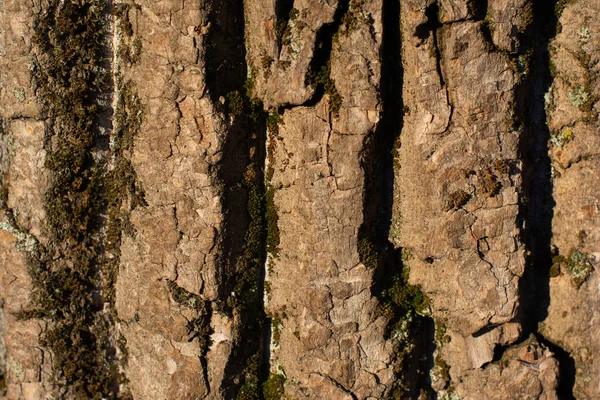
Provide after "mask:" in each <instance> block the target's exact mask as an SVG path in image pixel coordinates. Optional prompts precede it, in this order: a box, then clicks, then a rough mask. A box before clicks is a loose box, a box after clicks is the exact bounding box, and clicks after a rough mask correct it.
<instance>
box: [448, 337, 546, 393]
mask: <svg viewBox="0 0 600 400" xmlns="http://www.w3.org/2000/svg"><path fill="white" fill-rule="evenodd" d="M557 387H558V362H557V361H556V359H554V357H553V354H552V352H551V351H550V350H549V349H548V348H546V347H545V346H544V345H542V344H539V343H538V342H537V341H536V340H535V338H533V337H532V338H530V339H529V340H527V341H525V342H523V343H521V344H519V345H518V346H514V347H512V348H511V349H510V350H507V351H506V353H505V354H504V356H503V357H502V359H501V360H500V362H499V363H494V364H491V365H489V366H488V367H486V368H485V369H483V370H472V371H469V372H467V373H466V374H465V376H464V377H463V379H462V382H460V383H459V384H458V385H457V387H456V392H455V393H456V394H457V395H458V396H459V398H461V399H464V400H475V399H480V398H482V397H483V398H486V399H506V398H518V399H538V400H557V399H558V397H557V395H556V389H557Z"/></svg>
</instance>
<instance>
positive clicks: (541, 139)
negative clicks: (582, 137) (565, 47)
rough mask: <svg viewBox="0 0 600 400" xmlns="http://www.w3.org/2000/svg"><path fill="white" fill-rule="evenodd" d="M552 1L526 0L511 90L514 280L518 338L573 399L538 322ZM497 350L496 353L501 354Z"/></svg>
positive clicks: (548, 250)
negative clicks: (522, 78) (518, 83)
mask: <svg viewBox="0 0 600 400" xmlns="http://www.w3.org/2000/svg"><path fill="white" fill-rule="evenodd" d="M556 5H557V0H550V1H545V0H532V6H533V22H532V25H531V27H530V29H529V30H528V37H527V38H526V39H527V40H529V41H530V47H531V49H532V50H533V56H532V62H531V74H530V76H529V79H528V80H527V81H526V82H525V83H524V84H523V86H522V88H521V89H520V90H518V91H517V94H518V96H519V98H518V100H517V107H516V111H517V116H518V118H519V120H520V121H522V122H523V123H524V130H523V135H522V140H521V143H520V146H521V151H520V152H521V159H522V161H523V191H524V197H522V199H521V206H520V215H519V220H520V222H521V223H522V222H524V226H525V228H524V229H523V231H522V239H523V242H524V243H525V245H526V247H527V249H528V250H529V255H528V257H527V260H526V261H527V267H526V269H525V273H524V276H523V278H522V279H521V281H520V285H519V291H520V300H521V301H520V304H521V306H520V310H519V315H518V318H519V321H520V322H521V324H522V326H523V333H522V335H521V341H523V340H526V339H527V338H528V337H529V336H530V335H531V334H534V335H535V336H536V337H537V339H538V341H539V342H541V343H543V344H544V345H546V346H547V347H549V348H550V349H551V350H552V352H553V353H554V354H555V357H556V359H557V360H558V361H559V365H560V381H559V387H558V395H559V397H560V398H561V399H573V398H574V397H573V384H574V382H575V368H574V362H573V359H572V358H571V356H570V355H569V353H568V352H567V351H565V350H564V349H561V348H560V347H558V345H556V344H553V343H550V342H548V341H547V340H545V339H544V338H543V337H542V336H541V335H540V334H539V332H538V325H539V323H540V322H542V321H544V320H545V319H546V318H547V316H548V307H549V306H550V268H551V267H552V257H553V254H552V247H551V246H552V219H553V217H554V206H555V201H554V198H553V181H552V175H551V169H552V161H551V159H550V156H549V154H548V150H549V148H548V142H549V139H550V130H549V128H548V125H547V122H546V120H547V115H546V108H545V100H544V96H545V94H546V93H547V92H548V91H549V89H550V87H551V85H552V82H553V77H552V74H551V72H550V53H549V44H550V41H551V40H552V39H553V38H554V37H555V36H556V33H557V32H556V29H557V26H558V17H559V15H557V13H556V12H555V10H556ZM502 352H503V351H502V349H500V350H499V351H498V352H497V356H500V357H501V354H502Z"/></svg>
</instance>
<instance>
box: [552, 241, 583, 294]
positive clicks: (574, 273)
mask: <svg viewBox="0 0 600 400" xmlns="http://www.w3.org/2000/svg"><path fill="white" fill-rule="evenodd" d="M553 261H554V263H553V264H554V265H559V266H562V267H565V268H566V271H567V272H569V274H570V275H571V279H572V280H573V283H574V284H575V286H577V288H579V287H581V285H583V283H584V282H585V281H586V280H587V278H588V277H589V276H590V274H591V273H592V271H593V267H592V264H591V263H590V261H589V257H588V256H587V255H586V254H584V253H582V252H581V251H579V250H571V252H570V253H569V256H568V257H563V256H560V255H559V256H556V257H554V260H553ZM561 269H562V268H561Z"/></svg>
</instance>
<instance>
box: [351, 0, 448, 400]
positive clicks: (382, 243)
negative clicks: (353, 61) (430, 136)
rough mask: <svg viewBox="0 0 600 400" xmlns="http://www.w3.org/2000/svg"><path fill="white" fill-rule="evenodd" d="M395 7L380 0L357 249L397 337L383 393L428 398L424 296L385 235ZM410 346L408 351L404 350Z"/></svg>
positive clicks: (398, 89)
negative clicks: (375, 96)
mask: <svg viewBox="0 0 600 400" xmlns="http://www.w3.org/2000/svg"><path fill="white" fill-rule="evenodd" d="M400 7H401V6H400V1H399V0H383V41H382V49H381V63H382V69H381V85H380V87H381V100H382V110H383V111H382V114H381V120H380V121H379V124H378V125H377V128H376V129H375V131H374V132H372V133H370V134H369V135H368V136H367V137H366V138H365V143H364V147H363V153H362V154H361V167H362V168H363V171H364V174H365V186H364V194H363V224H362V225H361V227H360V229H359V233H358V252H359V256H360V259H361V262H362V263H363V264H365V266H367V267H368V268H373V270H374V282H373V286H372V288H371V291H372V293H373V295H374V296H376V297H377V298H378V299H379V302H380V304H379V307H378V315H377V317H379V316H383V317H385V318H386V319H387V320H388V327H387V332H386V335H387V340H394V341H397V342H396V343H395V344H394V348H395V352H396V353H395V354H394V355H393V358H394V359H395V361H394V363H395V370H396V383H395V384H394V386H393V387H392V388H390V390H389V392H388V393H387V394H386V395H387V396H389V397H393V398H418V397H419V395H420V393H427V395H428V397H429V398H431V397H433V396H434V393H433V391H432V390H431V383H430V381H429V371H430V369H431V368H432V367H433V351H434V349H435V346H434V343H433V339H434V324H433V320H432V319H431V318H428V317H422V316H421V314H420V311H422V310H423V308H425V307H427V299H426V298H425V296H424V295H423V293H421V291H420V289H419V288H418V287H416V286H412V285H409V284H408V282H407V279H406V275H405V272H406V271H404V265H403V261H402V249H396V248H394V245H393V244H392V243H391V242H390V241H389V238H388V236H389V232H390V226H391V223H392V207H393V203H394V196H393V193H394V179H395V171H394V169H395V168H394V162H395V156H396V153H397V147H398V138H399V136H400V132H401V130H402V127H403V119H404V112H403V109H404V103H403V99H402V85H403V73H404V71H403V69H402V58H401V56H402V55H401V29H400ZM436 7H437V6H436ZM436 9H437V8H436ZM435 21H437V17H436V19H435ZM400 329H406V330H407V334H408V335H407V336H408V339H406V340H407V341H401V342H400V341H398V339H396V338H394V337H395V336H396V334H397V333H398V331H399V330H400ZM410 345H412V346H414V350H412V351H408V350H406V349H407V348H409V347H411V346H410ZM397 396H401V397H397Z"/></svg>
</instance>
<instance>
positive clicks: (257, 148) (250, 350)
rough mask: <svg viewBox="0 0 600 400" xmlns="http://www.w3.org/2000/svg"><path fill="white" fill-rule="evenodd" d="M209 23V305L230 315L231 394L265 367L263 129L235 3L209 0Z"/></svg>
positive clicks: (227, 381) (252, 384)
mask: <svg viewBox="0 0 600 400" xmlns="http://www.w3.org/2000/svg"><path fill="white" fill-rule="evenodd" d="M209 21H210V23H211V29H210V32H209V34H208V37H207V53H206V84H207V86H208V88H209V91H210V95H211V98H212V100H213V102H214V103H215V104H217V105H219V106H220V104H221V103H222V100H224V104H223V105H222V106H220V107H221V108H222V110H223V112H224V113H227V114H228V117H227V118H228V119H229V121H228V129H227V133H226V138H225V143H224V147H223V156H222V159H221V161H220V163H219V165H217V166H216V172H217V176H218V179H219V181H220V183H221V184H222V185H223V190H224V192H223V199H222V202H223V203H222V204H223V213H224V222H223V233H222V237H221V242H220V251H219V252H220V257H221V259H220V265H221V271H220V272H221V274H220V282H219V285H220V287H219V300H218V302H217V306H218V308H219V309H220V310H222V311H224V312H226V313H229V314H230V315H231V316H233V317H234V320H235V329H236V332H235V333H234V335H235V338H236V339H235V342H234V345H233V349H232V353H231V356H230V358H229V360H228V362H227V365H226V368H225V378H224V381H223V385H222V393H221V395H222V396H224V398H227V399H234V398H236V397H240V396H239V393H240V391H242V392H248V390H249V389H248V388H251V389H252V390H253V392H256V393H260V385H261V383H262V382H263V381H264V380H265V379H266V374H267V372H268V365H264V364H263V363H261V361H260V360H261V359H263V357H262V352H263V351H264V350H265V349H264V347H263V342H264V338H263V336H264V330H265V328H264V324H265V314H264V304H263V290H264V270H263V267H264V263H265V258H266V244H265V242H266V224H265V217H264V214H265V206H264V193H265V187H264V175H263V169H264V159H265V140H266V127H265V115H264V112H262V105H261V104H258V103H257V102H252V101H251V100H250V98H249V88H248V87H247V72H248V69H247V65H246V49H245V42H244V30H245V26H244V4H243V2H242V1H228V0H213V1H212V4H211V12H210V15H209ZM251 154H252V156H251ZM242 397H243V396H242ZM252 398H253V397H252ZM259 398H260V396H259Z"/></svg>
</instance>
